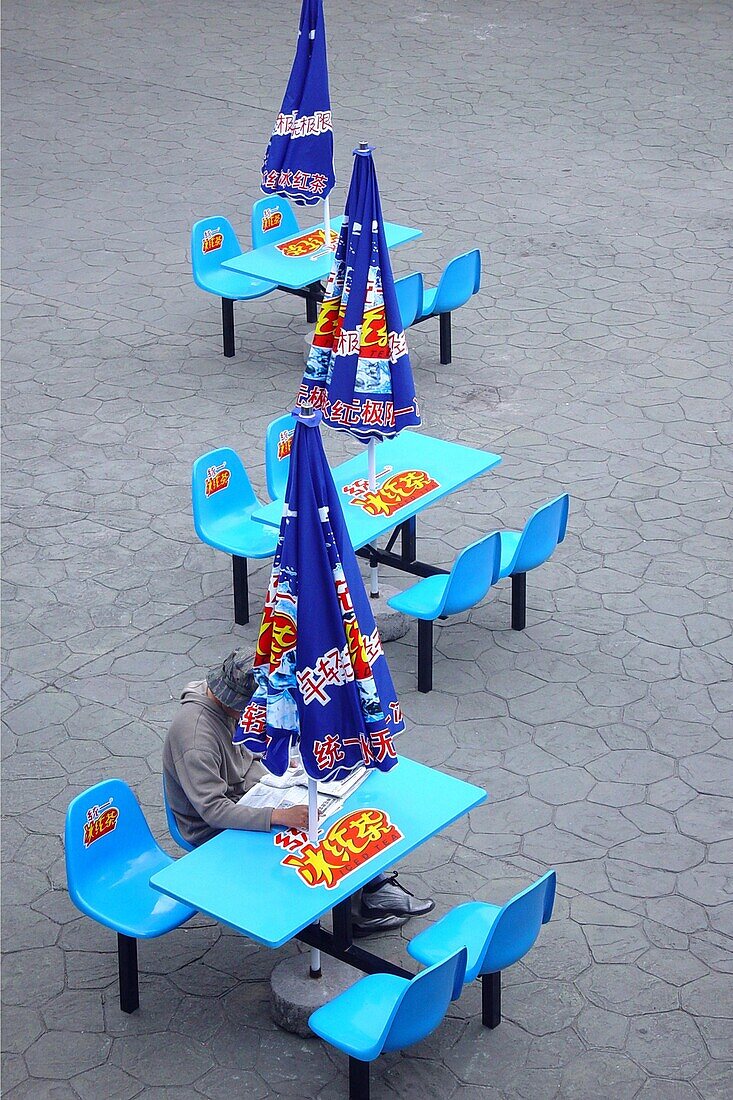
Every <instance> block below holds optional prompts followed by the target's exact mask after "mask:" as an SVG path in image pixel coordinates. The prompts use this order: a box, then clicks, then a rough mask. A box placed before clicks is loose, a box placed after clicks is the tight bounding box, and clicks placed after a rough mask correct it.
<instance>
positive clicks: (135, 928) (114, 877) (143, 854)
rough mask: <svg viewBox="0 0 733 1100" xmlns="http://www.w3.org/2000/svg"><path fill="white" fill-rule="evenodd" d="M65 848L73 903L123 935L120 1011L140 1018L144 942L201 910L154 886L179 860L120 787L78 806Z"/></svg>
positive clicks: (114, 784)
mask: <svg viewBox="0 0 733 1100" xmlns="http://www.w3.org/2000/svg"><path fill="white" fill-rule="evenodd" d="M64 847H65V854H66V879H67V884H68V888H69V894H70V895H71V900H72V901H73V902H74V904H75V905H76V907H77V909H80V910H81V912H82V913H85V914H86V915H87V916H88V917H91V918H92V920H96V921H98V922H99V923H100V924H104V925H106V927H107V928H111V929H113V930H114V931H115V932H116V933H117V958H118V969H119V981H120V1008H121V1009H122V1011H123V1012H134V1011H135V1009H136V1008H138V1006H139V1003H140V999H139V993H138V973H137V941H138V940H139V939H152V938H153V937H155V936H162V935H163V934H164V933H165V932H170V931H171V929H173V928H178V927H179V925H181V924H183V923H184V921H187V920H188V919H189V918H190V917H192V916H193V915H194V913H195V912H196V910H195V909H190V908H189V906H187V905H182V904H181V903H180V902H178V901H174V900H173V899H172V898H169V897H166V895H165V894H161V893H159V892H158V891H157V890H154V889H153V888H152V887H151V886H150V877H151V875H154V874H155V873H156V871H160V870H162V868H163V867H167V866H168V865H169V864H170V863H172V862H173V860H172V859H171V857H170V856H169V855H168V854H167V853H166V852H164V851H163V849H162V848H161V847H160V845H158V844H157V843H156V841H155V839H154V837H153V834H152V833H151V832H150V828H149V827H148V823H147V821H146V820H145V815H144V814H143V812H142V810H141V809H140V805H139V803H138V801H137V799H136V798H135V795H134V794H133V793H132V791H131V790H130V788H129V787H128V785H127V784H126V783H123V781H122V780H121V779H106V780H105V781H104V782H103V783H97V784H96V786H94V787H90V788H89V789H88V790H86V791H84V792H83V794H80V795H77V797H76V798H74V799H73V800H72V802H71V803H70V804H69V808H68V810H67V811H66V827H65V832H64Z"/></svg>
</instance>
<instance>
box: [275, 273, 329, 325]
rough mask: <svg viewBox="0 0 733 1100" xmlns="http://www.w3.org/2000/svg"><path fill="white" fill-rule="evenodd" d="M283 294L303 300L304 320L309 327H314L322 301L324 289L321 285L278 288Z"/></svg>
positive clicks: (312, 284) (310, 284) (311, 284)
mask: <svg viewBox="0 0 733 1100" xmlns="http://www.w3.org/2000/svg"><path fill="white" fill-rule="evenodd" d="M277 289H278V290H282V291H283V293H284V294H294V295H295V297H296V298H305V319H306V322H307V323H308V324H309V325H315V323H316V321H317V320H318V311H319V309H320V305H321V302H322V301H323V297H324V294H325V293H326V288H325V286H324V285H323V283H309V284H308V286H304V287H298V288H297V289H295V288H293V287H290V286H279V287H278V288H277Z"/></svg>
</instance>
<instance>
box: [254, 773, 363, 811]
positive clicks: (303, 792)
mask: <svg viewBox="0 0 733 1100" xmlns="http://www.w3.org/2000/svg"><path fill="white" fill-rule="evenodd" d="M367 775H368V772H367V770H366V768H357V769H356V771H354V772H352V773H351V774H350V775H348V776H347V777H346V778H345V779H341V780H338V781H332V782H330V783H319V784H318V820H319V821H325V819H326V818H327V817H330V816H331V815H332V814H335V813H338V811H339V810H340V809H341V808H342V806H343V804H344V802H345V801H346V799H347V798H348V797H349V795H350V794H352V793H353V792H354V791H355V790H356V789H357V787H359V786H360V785H361V784H362V783H363V782H364V780H365V779H366V777H367ZM307 801H308V776H307V775H306V773H305V771H304V770H303V769H302V768H288V770H287V772H286V773H285V775H281V776H280V775H265V776H263V777H262V779H260V781H259V782H258V783H255V785H254V787H250V789H249V790H248V791H247V792H246V793H245V794H243V795H242V797H241V798H240V799H239V805H240V806H252V807H254V808H257V807H261V806H271V807H272V808H273V809H278V810H281V809H287V808H288V807H289V806H303V805H305V804H306V803H307Z"/></svg>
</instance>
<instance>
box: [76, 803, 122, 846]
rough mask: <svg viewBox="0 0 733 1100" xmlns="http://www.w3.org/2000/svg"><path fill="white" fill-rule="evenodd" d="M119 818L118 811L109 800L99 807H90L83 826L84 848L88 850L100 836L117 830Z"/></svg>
mask: <svg viewBox="0 0 733 1100" xmlns="http://www.w3.org/2000/svg"><path fill="white" fill-rule="evenodd" d="M119 816H120V811H119V810H118V809H117V807H116V806H113V805H112V799H111V798H110V799H108V800H107V801H106V802H103V803H102V805H101V806H90V808H89V809H88V810H87V819H86V822H85V824H84V847H85V848H88V847H89V845H90V844H93V843H94V841H95V840H99V838H100V837H101V836H106V835H107V833H112V832H114V830H115V829H116V828H117V820H118V818H119Z"/></svg>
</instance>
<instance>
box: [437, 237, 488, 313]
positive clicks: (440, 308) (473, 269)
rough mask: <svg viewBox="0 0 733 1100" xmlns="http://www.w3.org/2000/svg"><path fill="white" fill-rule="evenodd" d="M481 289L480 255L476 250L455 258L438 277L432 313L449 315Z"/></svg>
mask: <svg viewBox="0 0 733 1100" xmlns="http://www.w3.org/2000/svg"><path fill="white" fill-rule="evenodd" d="M480 287H481V253H480V252H479V250H478V249H477V248H474V249H473V250H472V251H471V252H464V253H463V255H462V256H456V258H455V259H454V260H451V261H450V263H449V264H448V265H447V266H446V268H445V271H444V272H443V274H442V275H441V276H440V282H439V283H438V289H437V291H436V293H435V302H434V304H433V313H450V312H451V310H454V309H458V308H459V307H460V306H462V305H465V304H466V302H467V301H468V299H469V298H470V297H471V296H472V295H473V294H477V293H478V291H479V289H480Z"/></svg>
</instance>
